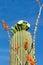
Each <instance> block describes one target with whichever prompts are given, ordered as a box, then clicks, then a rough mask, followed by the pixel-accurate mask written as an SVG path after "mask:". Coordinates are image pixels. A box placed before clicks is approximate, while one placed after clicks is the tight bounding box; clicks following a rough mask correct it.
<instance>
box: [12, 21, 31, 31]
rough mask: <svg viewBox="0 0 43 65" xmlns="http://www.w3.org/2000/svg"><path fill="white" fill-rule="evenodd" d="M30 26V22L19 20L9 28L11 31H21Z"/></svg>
mask: <svg viewBox="0 0 43 65" xmlns="http://www.w3.org/2000/svg"><path fill="white" fill-rule="evenodd" d="M29 28H30V24H29V23H27V21H25V20H20V21H18V22H17V24H15V25H14V26H12V27H11V30H12V31H13V32H17V31H21V30H26V31H27V30H28V29H29Z"/></svg>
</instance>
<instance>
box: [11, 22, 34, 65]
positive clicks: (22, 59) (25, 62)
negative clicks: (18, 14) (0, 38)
mask: <svg viewBox="0 0 43 65" xmlns="http://www.w3.org/2000/svg"><path fill="white" fill-rule="evenodd" d="M19 23H20V22H19ZM22 24H23V25H21V24H19V26H18V27H19V28H20V29H18V31H16V33H15V32H14V33H13V35H12V38H11V49H10V65H32V60H33V61H34V62H35V58H34V52H35V51H33V49H34V48H33V41H32V36H31V34H30V32H28V31H27V30H28V28H29V27H30V24H28V26H27V23H25V22H23V23H22ZM23 26H24V27H25V28H23ZM16 29H17V27H16ZM11 30H13V31H14V30H15V28H13V29H11ZM18 47H19V48H18ZM26 52H27V53H28V55H29V58H30V57H31V59H29V58H27V56H26V55H25V54H26ZM33 65H35V64H33Z"/></svg>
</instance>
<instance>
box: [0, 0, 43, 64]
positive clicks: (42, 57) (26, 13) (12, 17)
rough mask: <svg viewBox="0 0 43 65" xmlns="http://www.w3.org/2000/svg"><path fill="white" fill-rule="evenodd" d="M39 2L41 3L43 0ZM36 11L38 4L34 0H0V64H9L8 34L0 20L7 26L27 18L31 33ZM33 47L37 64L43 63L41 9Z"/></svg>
mask: <svg viewBox="0 0 43 65" xmlns="http://www.w3.org/2000/svg"><path fill="white" fill-rule="evenodd" d="M40 2H41V4H42V3H43V0H41V1H40ZM38 11H39V6H38V4H37V3H36V1H35V0H0V65H9V64H10V63H9V62H10V59H9V57H10V53H9V50H10V45H9V41H8V34H7V32H6V31H4V29H3V27H2V23H1V22H2V20H3V19H4V20H5V21H6V23H7V24H8V25H9V27H11V26H13V25H14V24H15V23H16V22H17V21H19V20H21V19H23V20H27V21H28V22H29V23H30V25H31V27H30V30H29V31H30V32H31V34H33V29H34V27H35V21H36V18H37V15H38ZM35 47H36V60H37V65H43V9H42V13H41V17H40V20H39V24H38V30H37V35H36V46H35Z"/></svg>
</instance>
